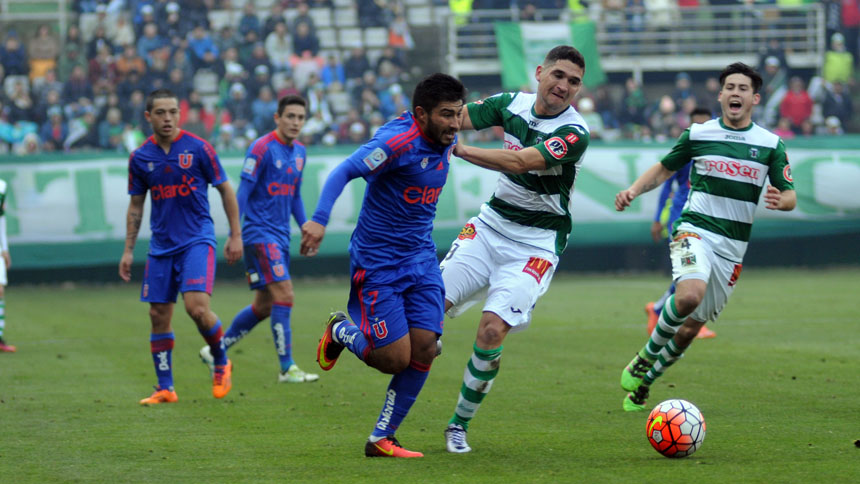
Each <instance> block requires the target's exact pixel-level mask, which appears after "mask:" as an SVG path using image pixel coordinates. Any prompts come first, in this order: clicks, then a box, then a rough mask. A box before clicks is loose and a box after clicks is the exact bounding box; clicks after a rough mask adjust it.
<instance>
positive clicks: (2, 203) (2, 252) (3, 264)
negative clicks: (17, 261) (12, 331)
mask: <svg viewBox="0 0 860 484" xmlns="http://www.w3.org/2000/svg"><path fill="white" fill-rule="evenodd" d="M8 187H9V185H7V184H6V181H5V180H0V353H14V352H15V351H16V348H15V347H14V346H12V345H10V344H7V343H6V341H5V340H4V339H3V330H4V329H5V327H6V300H5V299H4V293H5V292H6V282H7V280H6V271H7V270H8V269H9V266H11V265H12V257H11V256H10V255H9V243H8V242H7V241H6V190H7V189H8Z"/></svg>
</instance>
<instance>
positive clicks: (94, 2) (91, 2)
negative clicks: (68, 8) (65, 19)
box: [72, 0, 99, 13]
mask: <svg viewBox="0 0 860 484" xmlns="http://www.w3.org/2000/svg"><path fill="white" fill-rule="evenodd" d="M98 5H99V0H72V10H74V11H75V12H78V13H95V11H96V7H97V6H98Z"/></svg>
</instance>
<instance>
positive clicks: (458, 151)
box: [451, 138, 466, 158]
mask: <svg viewBox="0 0 860 484" xmlns="http://www.w3.org/2000/svg"><path fill="white" fill-rule="evenodd" d="M451 154H453V155H454V156H458V157H460V158H462V157H463V155H465V154H466V145H464V144H463V143H461V142H460V141H459V138H458V140H457V144H455V145H454V150H453V151H452V152H451Z"/></svg>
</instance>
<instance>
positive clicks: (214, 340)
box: [198, 319, 227, 366]
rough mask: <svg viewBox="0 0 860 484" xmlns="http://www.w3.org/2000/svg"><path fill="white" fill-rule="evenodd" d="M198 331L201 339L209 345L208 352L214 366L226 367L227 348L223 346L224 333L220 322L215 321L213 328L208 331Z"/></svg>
mask: <svg viewBox="0 0 860 484" xmlns="http://www.w3.org/2000/svg"><path fill="white" fill-rule="evenodd" d="M198 329H199V328H198ZM199 331H200V334H202V335H203V339H205V340H206V342H207V343H209V351H210V352H211V353H212V359H213V360H215V366H219V365H226V364H227V348H226V347H225V346H224V331H223V330H222V329H221V320H220V319H219V320H218V321H216V322H215V326H212V327H211V328H209V329H208V330H199Z"/></svg>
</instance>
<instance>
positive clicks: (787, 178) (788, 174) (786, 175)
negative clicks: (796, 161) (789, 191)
mask: <svg viewBox="0 0 860 484" xmlns="http://www.w3.org/2000/svg"><path fill="white" fill-rule="evenodd" d="M782 176H783V178H785V181H787V182H789V183H794V178H792V177H791V166H789V165H785V168H783V169H782Z"/></svg>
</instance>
